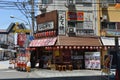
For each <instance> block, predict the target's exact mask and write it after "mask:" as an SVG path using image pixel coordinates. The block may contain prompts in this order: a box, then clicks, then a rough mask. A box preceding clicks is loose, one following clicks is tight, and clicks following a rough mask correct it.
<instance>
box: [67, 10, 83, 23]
mask: <svg viewBox="0 0 120 80" xmlns="http://www.w3.org/2000/svg"><path fill="white" fill-rule="evenodd" d="M67 20H76V21H83V20H84V13H83V12H70V11H68V12H67Z"/></svg>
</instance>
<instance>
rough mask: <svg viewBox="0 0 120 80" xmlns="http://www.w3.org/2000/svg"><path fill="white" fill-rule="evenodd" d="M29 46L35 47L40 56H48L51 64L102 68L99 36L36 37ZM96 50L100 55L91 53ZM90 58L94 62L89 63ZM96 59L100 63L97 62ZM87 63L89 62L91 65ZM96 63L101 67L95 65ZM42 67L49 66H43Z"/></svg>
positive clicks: (77, 67) (80, 67)
mask: <svg viewBox="0 0 120 80" xmlns="http://www.w3.org/2000/svg"><path fill="white" fill-rule="evenodd" d="M29 47H35V48H36V50H37V51H36V52H37V55H39V57H43V56H44V57H47V58H48V60H51V64H56V65H65V64H66V65H69V64H72V66H73V68H74V69H100V64H101V63H100V50H101V44H100V42H99V38H97V37H67V36H57V37H53V38H43V39H36V40H33V41H32V42H31V43H30V45H29ZM41 50H43V51H41ZM96 52H97V54H98V55H99V56H95V55H94V54H91V53H96ZM49 53H50V54H49ZM88 54H89V55H88ZM41 55H42V56H41ZM86 55H88V57H89V58H88V57H85V56H86ZM48 56H49V57H48ZM50 56H52V57H50ZM47 58H45V59H47ZM88 60H89V61H90V60H91V62H92V61H93V64H92V63H91V64H90V63H88ZM95 60H96V61H97V63H98V64H96V63H95ZM98 60H99V61H98ZM86 61H87V62H86ZM44 62H45V63H44V65H46V64H47V62H46V60H44ZM86 64H88V65H89V67H88V66H87V65H86ZM95 65H96V66H99V67H94V66H95ZM42 68H47V67H44V66H43V67H42Z"/></svg>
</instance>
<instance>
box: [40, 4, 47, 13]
mask: <svg viewBox="0 0 120 80" xmlns="http://www.w3.org/2000/svg"><path fill="white" fill-rule="evenodd" d="M46 9H47V5H45V4H42V5H39V10H40V11H41V12H42V13H45V12H46Z"/></svg>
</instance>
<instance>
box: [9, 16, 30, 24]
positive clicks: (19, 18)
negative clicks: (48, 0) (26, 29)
mask: <svg viewBox="0 0 120 80" xmlns="http://www.w3.org/2000/svg"><path fill="white" fill-rule="evenodd" d="M10 18H15V19H18V20H21V21H23V22H25V23H26V25H29V26H30V24H28V22H26V21H25V20H23V19H20V18H17V17H15V16H13V15H11V16H10Z"/></svg>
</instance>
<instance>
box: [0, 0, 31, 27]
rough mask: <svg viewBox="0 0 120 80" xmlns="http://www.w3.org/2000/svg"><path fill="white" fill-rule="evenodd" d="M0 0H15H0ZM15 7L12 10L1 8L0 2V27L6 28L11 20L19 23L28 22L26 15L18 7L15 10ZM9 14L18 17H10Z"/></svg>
mask: <svg viewBox="0 0 120 80" xmlns="http://www.w3.org/2000/svg"><path fill="white" fill-rule="evenodd" d="M0 1H15V0H0ZM16 9H17V7H16ZM16 9H13V10H12V9H11V8H10V9H9V8H8V9H4V8H1V4H0V29H7V28H8V27H9V25H10V24H11V23H12V22H19V23H25V21H26V22H28V20H27V19H26V17H25V16H24V15H23V14H22V13H21V12H20V11H19V10H18V9H17V10H16ZM11 15H12V16H14V17H16V18H18V19H16V18H10V16H11ZM19 19H21V20H19ZM23 20H24V21H23ZM26 27H27V28H29V26H28V25H26Z"/></svg>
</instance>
